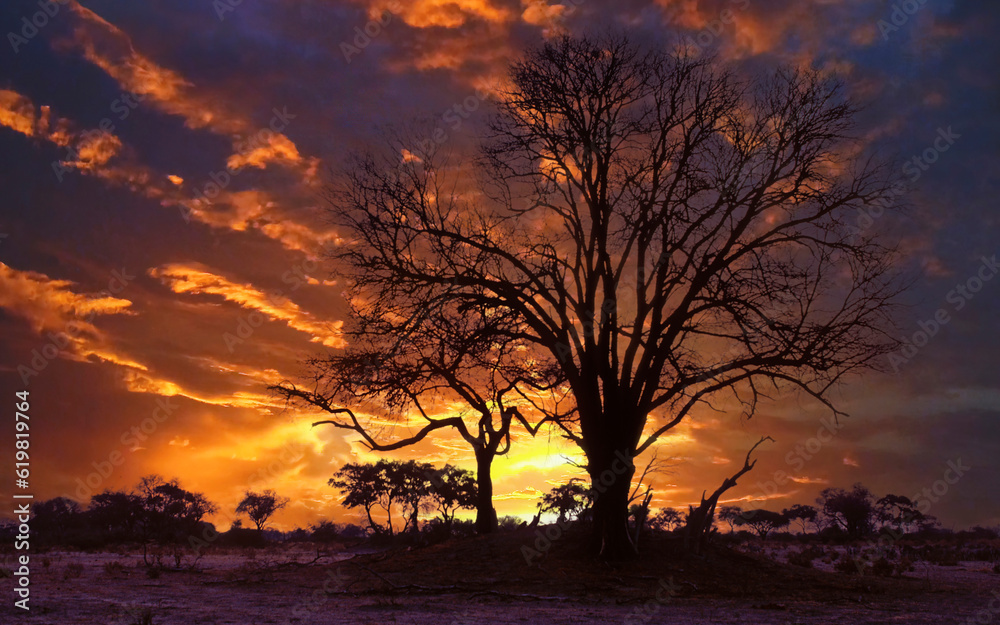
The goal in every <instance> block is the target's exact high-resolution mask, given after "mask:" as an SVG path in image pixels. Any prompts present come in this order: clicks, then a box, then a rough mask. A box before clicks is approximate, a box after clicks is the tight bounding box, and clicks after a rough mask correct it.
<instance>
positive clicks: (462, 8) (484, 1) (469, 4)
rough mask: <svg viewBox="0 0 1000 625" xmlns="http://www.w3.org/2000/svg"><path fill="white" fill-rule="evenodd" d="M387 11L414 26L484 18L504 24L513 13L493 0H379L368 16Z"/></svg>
mask: <svg viewBox="0 0 1000 625" xmlns="http://www.w3.org/2000/svg"><path fill="white" fill-rule="evenodd" d="M386 12H388V13H391V14H393V15H398V16H399V17H400V19H402V20H403V21H404V22H406V24H407V25H409V26H413V27H414V28H430V27H434V26H440V27H444V28H457V27H459V26H463V25H465V24H466V23H468V22H470V21H475V20H484V21H488V22H497V23H503V22H507V21H510V19H511V17H512V13H511V11H510V10H508V9H507V8H506V7H502V6H497V5H496V4H494V3H492V2H490V1H489V0H414V1H411V2H402V1H401V0H375V1H374V2H370V3H369V6H368V16H369V17H371V18H372V19H379V18H381V17H382V16H383V15H384V14H385V13H386Z"/></svg>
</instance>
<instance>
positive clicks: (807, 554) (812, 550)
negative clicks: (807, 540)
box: [788, 546, 825, 568]
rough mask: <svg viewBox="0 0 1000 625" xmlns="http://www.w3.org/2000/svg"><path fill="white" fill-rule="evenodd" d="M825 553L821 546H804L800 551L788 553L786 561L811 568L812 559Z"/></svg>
mask: <svg viewBox="0 0 1000 625" xmlns="http://www.w3.org/2000/svg"><path fill="white" fill-rule="evenodd" d="M823 555H825V552H824V551H823V548H822V547H814V546H811V547H806V548H805V549H802V550H800V551H792V552H790V553H789V554H788V563H789V564H792V565H795V566H802V567H805V568H812V563H813V560H815V559H816V558H821V557H823Z"/></svg>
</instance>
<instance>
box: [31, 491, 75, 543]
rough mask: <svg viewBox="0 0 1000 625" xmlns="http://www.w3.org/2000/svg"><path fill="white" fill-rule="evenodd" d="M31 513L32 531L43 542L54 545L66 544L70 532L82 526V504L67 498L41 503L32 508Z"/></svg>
mask: <svg viewBox="0 0 1000 625" xmlns="http://www.w3.org/2000/svg"><path fill="white" fill-rule="evenodd" d="M31 513H32V517H33V518H32V519H31V529H32V531H34V532H37V536H39V537H40V538H41V539H42V540H43V541H45V542H50V543H53V544H58V543H65V542H66V540H67V538H68V537H69V534H70V532H71V531H73V530H78V529H79V528H80V525H81V519H82V514H81V510H80V504H78V503H77V502H75V501H73V500H72V499H67V498H66V497H56V498H55V499H49V500H47V501H39V502H38V503H36V504H34V505H33V506H31Z"/></svg>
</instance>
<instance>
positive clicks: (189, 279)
mask: <svg viewBox="0 0 1000 625" xmlns="http://www.w3.org/2000/svg"><path fill="white" fill-rule="evenodd" d="M149 273H150V275H152V276H153V277H156V278H159V279H160V280H161V281H162V282H163V283H164V284H166V285H167V286H169V287H170V288H171V289H172V290H173V291H174V292H175V293H191V294H208V295H219V296H221V297H223V298H224V299H226V300H227V301H230V302H234V303H236V304H238V305H240V306H242V307H243V308H247V309H250V310H257V311H259V312H261V313H263V314H264V315H267V316H268V317H270V318H271V319H275V320H278V321H284V322H285V323H286V324H288V327H290V328H293V329H295V330H298V331H299V332H304V333H306V334H308V335H310V336H311V338H310V341H311V342H314V343H321V344H323V345H325V346H326V347H345V346H346V345H347V343H346V342H345V341H344V338H343V332H342V330H341V328H342V326H343V325H344V322H343V321H334V322H322V321H317V320H316V319H314V318H313V316H312V315H310V314H309V313H307V312H305V311H303V310H302V309H301V308H299V306H298V305H297V304H295V303H294V302H292V301H291V300H289V299H287V298H285V297H279V296H272V295H269V294H266V293H264V292H263V291H260V290H258V289H256V288H254V287H253V286H252V285H249V284H238V283H236V282H232V281H230V280H228V279H227V278H225V277H223V276H219V275H216V274H214V273H211V272H209V271H205V270H204V269H202V268H201V267H197V266H185V265H180V264H173V265H166V266H164V267H160V268H157V269H151V270H150V271H149Z"/></svg>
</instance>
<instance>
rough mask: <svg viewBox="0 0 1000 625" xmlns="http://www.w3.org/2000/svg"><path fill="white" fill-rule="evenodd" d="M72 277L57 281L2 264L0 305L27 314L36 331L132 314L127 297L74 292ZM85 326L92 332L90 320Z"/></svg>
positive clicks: (17, 312) (0, 269) (59, 328)
mask: <svg viewBox="0 0 1000 625" xmlns="http://www.w3.org/2000/svg"><path fill="white" fill-rule="evenodd" d="M73 284H74V283H73V282H70V281H69V280H53V279H52V278H49V277H48V276H46V275H45V274H42V273H36V272H34V271H18V270H16V269H13V268H11V267H9V266H7V265H5V264H3V263H0V287H2V288H0V307H2V308H5V309H7V310H9V311H10V312H12V313H13V314H15V315H17V316H19V317H23V318H24V319H26V320H27V321H28V322H29V323H30V324H31V327H32V329H33V330H34V331H35V332H38V333H41V332H43V331H45V330H63V329H65V327H66V324H67V323H68V322H70V321H75V320H79V319H88V320H89V319H93V317H94V316H95V315H120V314H131V312H130V311H129V307H130V306H131V305H132V302H130V301H129V300H127V299H122V298H119V297H113V296H112V295H110V294H98V295H86V294H81V293H74V292H73V291H70V290H69V289H68V287H70V286H73ZM83 325H84V327H85V328H87V329H88V331H90V332H92V333H95V334H96V333H97V332H96V328H94V326H92V325H91V324H90V323H89V321H88V322H85V323H84V324H83Z"/></svg>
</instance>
